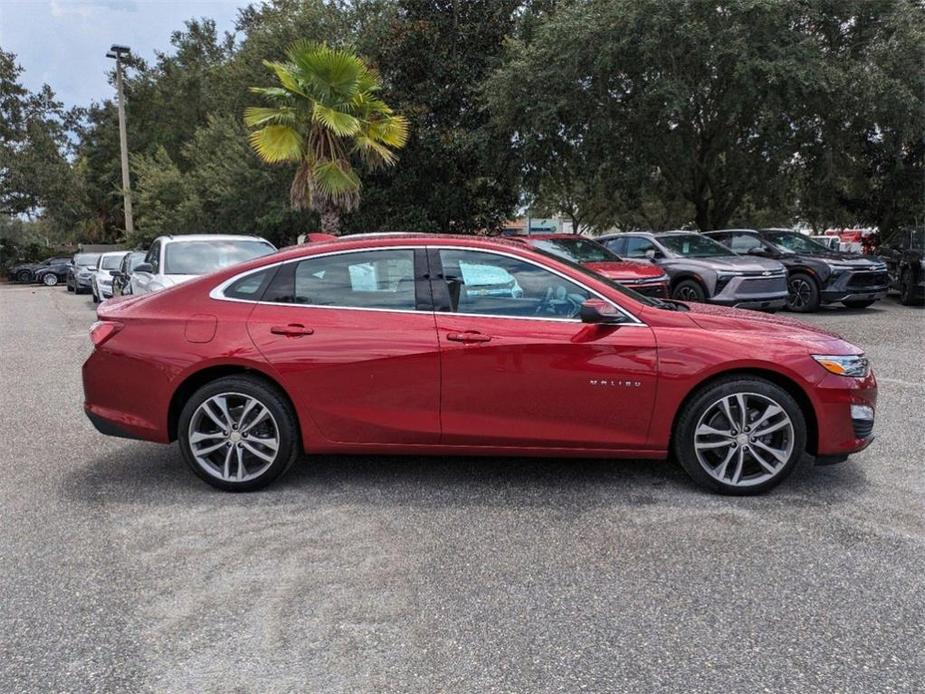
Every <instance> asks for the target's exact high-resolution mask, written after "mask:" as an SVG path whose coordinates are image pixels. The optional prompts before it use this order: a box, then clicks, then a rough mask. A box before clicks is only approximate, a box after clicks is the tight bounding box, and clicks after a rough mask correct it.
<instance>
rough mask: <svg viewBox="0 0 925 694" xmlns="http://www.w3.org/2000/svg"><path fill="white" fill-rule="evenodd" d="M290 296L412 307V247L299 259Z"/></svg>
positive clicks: (319, 302)
mask: <svg viewBox="0 0 925 694" xmlns="http://www.w3.org/2000/svg"><path fill="white" fill-rule="evenodd" d="M286 298H290V297H286ZM291 299H292V303H297V304H305V305H307V306H332V307H337V306H340V307H344V308H367V309H382V310H393V311H413V310H415V304H416V301H415V281H414V251H413V250H411V249H389V250H377V251H363V252H360V253H343V254H339V255H329V256H323V257H320V258H310V259H308V260H303V261H302V262H300V263H298V264H297V265H296V267H295V273H294V288H293V292H292V295H291Z"/></svg>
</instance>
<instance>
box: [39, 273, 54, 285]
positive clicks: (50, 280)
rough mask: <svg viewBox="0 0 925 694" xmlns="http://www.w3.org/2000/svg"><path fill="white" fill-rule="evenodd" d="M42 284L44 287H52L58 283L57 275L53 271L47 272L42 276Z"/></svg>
mask: <svg viewBox="0 0 925 694" xmlns="http://www.w3.org/2000/svg"><path fill="white" fill-rule="evenodd" d="M42 284H44V285H45V286H46V287H54V286H56V285H57V284H58V276H57V275H56V274H55V273H53V272H49V273H48V274H47V275H45V276H43V277H42Z"/></svg>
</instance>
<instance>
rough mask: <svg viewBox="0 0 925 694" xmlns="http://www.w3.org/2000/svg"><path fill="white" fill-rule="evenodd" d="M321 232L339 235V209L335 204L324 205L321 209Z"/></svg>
mask: <svg viewBox="0 0 925 694" xmlns="http://www.w3.org/2000/svg"><path fill="white" fill-rule="evenodd" d="M321 233H323V234H333V235H334V236H340V209H339V208H338V207H337V205H331V204H328V205H325V206H324V209H323V210H321Z"/></svg>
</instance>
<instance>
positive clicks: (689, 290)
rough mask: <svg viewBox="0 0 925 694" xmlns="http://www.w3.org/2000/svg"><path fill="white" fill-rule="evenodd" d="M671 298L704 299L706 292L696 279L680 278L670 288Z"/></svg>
mask: <svg viewBox="0 0 925 694" xmlns="http://www.w3.org/2000/svg"><path fill="white" fill-rule="evenodd" d="M671 298H672V299H677V300H678V301H696V302H699V303H703V302H704V301H706V298H707V292H706V290H704V288H703V285H702V284H700V282H698V281H697V280H681V281H680V282H678V283H677V284H676V285H675V286H674V287H673V288H672V289H671Z"/></svg>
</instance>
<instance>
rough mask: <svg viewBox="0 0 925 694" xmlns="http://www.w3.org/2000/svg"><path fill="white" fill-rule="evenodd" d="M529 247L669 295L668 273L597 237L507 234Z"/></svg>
mask: <svg viewBox="0 0 925 694" xmlns="http://www.w3.org/2000/svg"><path fill="white" fill-rule="evenodd" d="M505 238H508V239H510V240H511V241H519V242H521V243H524V244H526V245H528V246H530V247H531V248H536V249H538V250H541V251H545V252H547V253H552V254H553V255H556V256H559V257H560V258H565V259H566V260H571V261H572V262H573V263H579V264H581V265H584V266H585V267H586V268H588V269H589V270H594V272H596V273H598V274H600V275H603V276H604V277H607V278H608V279H612V280H613V281H614V282H619V283H620V284H622V285H623V286H624V287H629V288H630V289H632V290H634V291H637V292H639V293H640V294H643V295H645V296H657V297H660V298H662V299H667V298H668V275H667V274H665V271H664V270H662V269H661V268H659V267H657V266H654V265H650V264H646V263H636V262H632V261H626V260H623V258H621V257H620V256H618V255H617V254H616V253H614V252H613V251H611V250H610V249H609V248H607V247H606V246H603V245H601V244H600V243H598V242H597V241H593V240H591V239H586V238H583V237H581V236H577V235H575V234H529V235H522V236H507V237H505Z"/></svg>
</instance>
